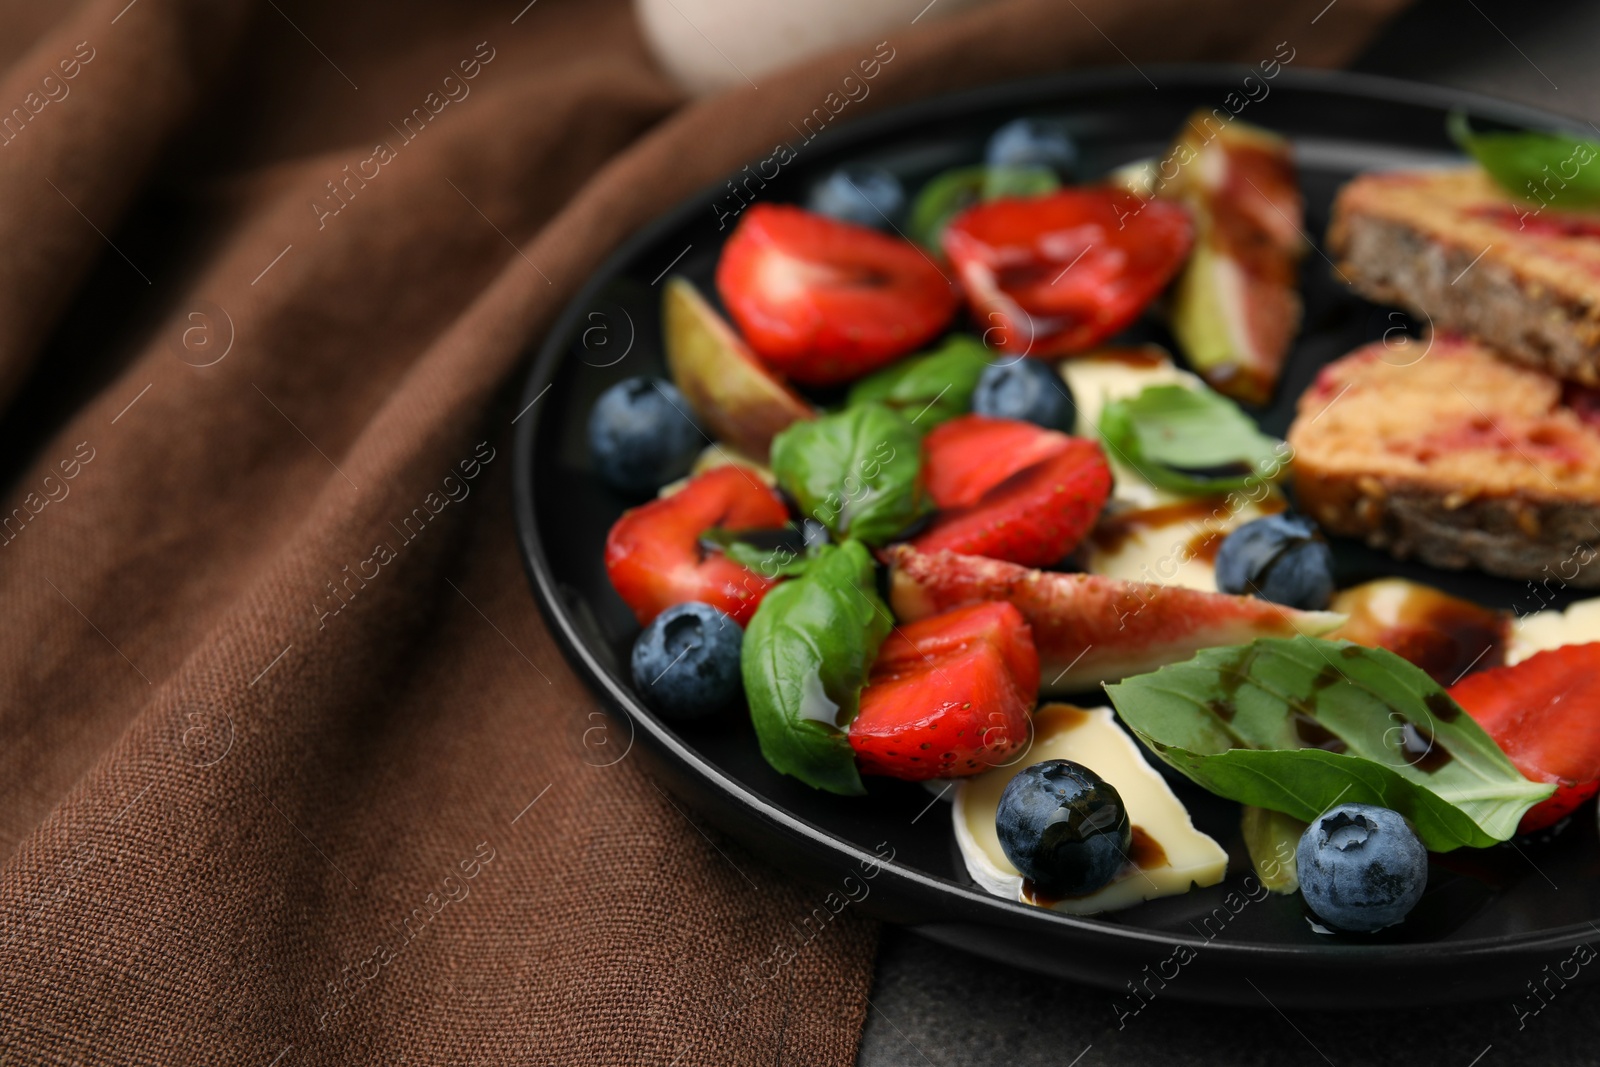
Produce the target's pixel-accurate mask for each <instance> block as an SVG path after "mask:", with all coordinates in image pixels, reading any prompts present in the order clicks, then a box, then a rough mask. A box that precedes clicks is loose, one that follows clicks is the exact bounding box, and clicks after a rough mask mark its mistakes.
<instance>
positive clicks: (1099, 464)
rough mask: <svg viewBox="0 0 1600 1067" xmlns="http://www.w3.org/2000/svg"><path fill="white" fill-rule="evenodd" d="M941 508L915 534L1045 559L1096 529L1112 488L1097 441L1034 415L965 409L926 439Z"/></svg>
mask: <svg viewBox="0 0 1600 1067" xmlns="http://www.w3.org/2000/svg"><path fill="white" fill-rule="evenodd" d="M922 448H923V477H924V478H925V479H926V484H927V486H928V492H929V494H930V495H931V496H932V497H933V501H934V503H935V504H937V505H939V507H940V508H941V509H943V510H942V511H941V513H940V514H939V515H938V516H937V517H936V518H935V519H934V521H933V524H932V525H931V526H929V527H928V529H927V530H925V531H924V532H923V533H922V534H921V535H920V536H918V537H917V538H916V540H915V541H913V542H912V543H913V544H915V545H916V547H917V548H918V549H919V550H920V551H923V552H937V551H940V550H942V549H948V550H949V551H951V552H964V553H967V554H969V555H974V556H988V557H989V558H991V559H1003V560H1007V561H1009V562H1012V563H1021V564H1025V565H1028V566H1036V567H1042V566H1047V565H1049V564H1052V563H1056V562H1059V561H1060V559H1061V558H1062V557H1063V556H1065V555H1066V554H1067V553H1068V552H1071V551H1072V550H1073V549H1074V548H1076V547H1077V546H1078V542H1079V541H1082V540H1083V538H1084V537H1085V536H1086V535H1087V534H1088V533H1089V531H1090V530H1091V529H1093V527H1094V524H1095V520H1096V519H1097V518H1098V517H1099V515H1100V509H1101V508H1103V507H1104V506H1105V503H1106V498H1107V497H1108V496H1110V495H1111V468H1110V467H1108V466H1107V465H1106V461H1105V456H1103V455H1102V454H1101V452H1100V446H1099V445H1098V444H1096V443H1095V442H1093V441H1089V440H1086V439H1084V438H1081V437H1069V436H1067V435H1066V434H1064V433H1057V432H1056V431H1054V430H1046V429H1042V428H1040V427H1038V426H1035V425H1033V424H1032V423H1028V422H1016V421H1013V420H1011V419H991V418H987V417H985V416H982V415H964V416H962V417H961V418H958V419H952V420H950V421H949V422H946V423H943V424H941V425H940V426H938V427H936V428H935V429H934V430H933V431H932V432H930V433H929V434H928V436H927V437H926V438H924V439H923V445H922Z"/></svg>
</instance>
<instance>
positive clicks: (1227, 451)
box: [1098, 385, 1288, 496]
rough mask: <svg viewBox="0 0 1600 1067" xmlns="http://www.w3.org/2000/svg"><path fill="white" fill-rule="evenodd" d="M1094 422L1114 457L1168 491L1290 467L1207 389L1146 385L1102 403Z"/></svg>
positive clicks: (1239, 482)
mask: <svg viewBox="0 0 1600 1067" xmlns="http://www.w3.org/2000/svg"><path fill="white" fill-rule="evenodd" d="M1098 429H1099V433H1100V438H1101V440H1103V441H1104V442H1105V443H1106V446H1107V447H1108V448H1110V449H1111V452H1112V455H1113V456H1114V457H1115V458H1117V459H1120V460H1122V461H1123V462H1124V463H1127V464H1128V465H1129V466H1131V467H1133V468H1134V469H1135V470H1137V471H1138V472H1139V473H1140V474H1142V475H1144V477H1145V478H1147V479H1149V481H1150V482H1151V483H1152V484H1154V485H1157V486H1160V487H1161V488H1163V489H1169V490H1171V491H1172V492H1174V493H1185V494H1191V495H1196V496H1202V495H1206V494H1211V493H1218V492H1227V491H1228V490H1232V489H1243V488H1246V487H1248V486H1250V485H1251V484H1252V483H1254V482H1256V481H1257V480H1259V479H1261V478H1266V479H1269V480H1270V479H1273V478H1276V477H1278V476H1279V475H1281V474H1282V473H1284V471H1285V470H1286V469H1287V466H1288V465H1287V463H1286V462H1285V458H1284V454H1283V452H1281V451H1280V449H1281V448H1282V443H1281V442H1280V441H1278V440H1277V439H1276V438H1273V437H1269V436H1268V435H1266V434H1264V433H1262V432H1261V431H1260V430H1259V429H1258V428H1257V427H1256V424H1255V423H1254V422H1253V421H1252V420H1251V418H1250V416H1248V415H1246V414H1245V413H1244V411H1243V410H1241V409H1240V407H1239V405H1238V404H1235V403H1234V402H1233V401H1232V400H1229V399H1228V398H1227V397H1225V396H1223V395H1222V394H1221V393H1218V392H1214V391H1212V390H1210V389H1187V388H1185V387H1183V386H1181V385H1152V386H1148V387H1146V388H1145V389H1144V390H1143V391H1141V392H1140V393H1138V394H1137V395H1135V396H1131V397H1127V398H1125V399H1122V400H1113V401H1111V402H1110V403H1108V404H1106V405H1105V407H1103V408H1102V409H1101V410H1100V424H1099V427H1098Z"/></svg>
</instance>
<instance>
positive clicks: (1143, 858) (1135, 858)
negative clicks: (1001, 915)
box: [1022, 826, 1172, 908]
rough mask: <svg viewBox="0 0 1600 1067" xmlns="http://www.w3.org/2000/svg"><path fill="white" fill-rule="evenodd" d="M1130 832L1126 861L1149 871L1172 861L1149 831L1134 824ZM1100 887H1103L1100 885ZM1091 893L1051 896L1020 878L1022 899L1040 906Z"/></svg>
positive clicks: (1081, 898)
mask: <svg viewBox="0 0 1600 1067" xmlns="http://www.w3.org/2000/svg"><path fill="white" fill-rule="evenodd" d="M1132 834H1133V840H1132V842H1131V843H1130V844H1129V846H1128V861H1129V862H1130V863H1131V864H1132V865H1133V866H1135V867H1137V868H1139V869H1140V870H1143V871H1150V870H1154V869H1155V868H1157V867H1165V866H1166V865H1167V864H1168V863H1170V862H1172V861H1171V860H1169V859H1167V850H1166V849H1164V848H1162V847H1161V842H1159V841H1157V840H1156V839H1155V838H1153V837H1151V836H1150V833H1149V831H1147V830H1146V829H1145V828H1144V827H1142V826H1135V827H1134V828H1133V831H1132ZM1126 871H1127V867H1124V868H1123V871H1122V872H1119V873H1118V877H1119V878H1120V877H1122V874H1123V873H1125V872H1126ZM1108 884H1109V883H1108ZM1101 888H1104V887H1103V886H1102V887H1101ZM1099 891H1100V890H1098V889H1097V890H1095V892H1096V893H1098V892H1099ZM1093 895H1094V893H1085V894H1083V895H1082V896H1062V897H1058V896H1052V895H1050V894H1049V893H1045V892H1042V891H1041V890H1040V889H1039V887H1038V886H1036V885H1034V884H1033V880H1032V879H1031V878H1024V879H1023V880H1022V899H1023V901H1024V902H1025V903H1028V904H1037V905H1038V906H1039V907H1041V908H1053V907H1055V906H1056V905H1057V904H1060V903H1061V902H1062V901H1064V900H1083V899H1085V898H1086V897H1091V896H1093Z"/></svg>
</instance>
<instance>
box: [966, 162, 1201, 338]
mask: <svg viewBox="0 0 1600 1067" xmlns="http://www.w3.org/2000/svg"><path fill="white" fill-rule="evenodd" d="M1193 240H1194V227H1193V225H1192V223H1191V222H1190V221H1189V214H1188V212H1187V211H1185V210H1184V209H1183V208H1182V207H1180V206H1178V205H1177V204H1174V203H1171V202H1169V201H1166V200H1141V199H1140V198H1139V197H1137V196H1134V195H1133V194H1132V193H1129V192H1127V191H1125V190H1122V189H1114V188H1111V187H1109V186H1106V187H1098V188H1082V189H1063V190H1061V191H1060V192H1058V193H1052V194H1051V195H1049V196H1039V197H1031V198H1028V199H1000V200H992V201H989V202H988V203H985V204H980V205H978V206H977V207H974V208H972V209H970V210H968V211H967V212H965V213H964V214H962V215H960V216H958V217H957V218H956V219H955V220H954V221H953V222H951V224H950V226H949V228H947V229H946V230H945V234H944V249H945V252H946V253H947V254H948V255H949V256H950V261H951V262H952V263H953V264H954V265H955V267H956V270H957V272H958V273H959V274H960V276H961V284H962V287H963V288H964V289H965V290H966V294H967V302H968V303H969V304H971V306H972V313H973V315H974V316H975V317H976V318H978V319H979V321H980V322H982V324H983V325H984V326H985V327H988V332H987V333H986V334H985V335H984V340H985V341H987V342H988V343H989V344H990V345H992V346H994V347H995V348H999V349H1001V350H1003V351H1006V352H1016V353H1018V354H1021V355H1028V356H1035V357H1043V356H1053V355H1059V354H1061V353H1063V352H1076V351H1081V350H1082V349H1085V348H1089V347H1092V346H1094V345H1097V344H1099V343H1100V342H1101V341H1104V340H1105V339H1106V338H1108V337H1110V336H1111V335H1112V334H1114V333H1116V332H1117V331H1119V330H1121V329H1122V328H1124V327H1125V326H1127V325H1128V324H1129V323H1131V322H1133V320H1134V319H1136V318H1138V316H1139V312H1140V311H1142V310H1144V307H1145V305H1147V304H1149V303H1150V301H1151V300H1154V299H1155V297H1156V296H1157V295H1158V294H1159V293H1160V292H1161V290H1162V289H1164V288H1166V285H1167V282H1168V281H1170V280H1171V279H1172V276H1173V275H1174V274H1175V273H1177V270H1178V268H1179V267H1181V266H1182V265H1183V261H1184V258H1185V257H1186V256H1188V254H1189V246H1190V244H1191V243H1192V242H1193Z"/></svg>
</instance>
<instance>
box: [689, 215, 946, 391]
mask: <svg viewBox="0 0 1600 1067" xmlns="http://www.w3.org/2000/svg"><path fill="white" fill-rule="evenodd" d="M717 292H718V293H720V294H721V295H722V303H723V304H724V305H725V306H726V307H727V309H728V314H729V315H731V316H732V317H733V320H734V322H736V323H737V324H738V326H739V329H740V330H741V331H742V332H743V333H744V336H745V339H746V340H747V341H749V342H750V347H752V348H754V349H755V350H756V354H757V355H759V356H760V357H761V359H762V360H763V361H764V362H765V363H767V364H768V365H769V366H771V367H773V368H774V369H776V370H777V371H779V372H780V373H782V374H783V375H784V376H786V377H788V378H791V379H793V380H794V381H797V382H801V383H804V384H807V385H834V384H837V383H839V382H846V381H849V380H850V379H852V378H858V377H860V376H861V375H863V374H865V373H867V372H868V371H870V370H873V369H874V368H876V367H879V366H881V365H882V364H884V363H887V362H889V361H890V360H892V359H894V358H895V357H896V356H899V355H903V354H904V353H906V352H909V351H911V350H912V349H914V348H916V347H917V346H919V345H921V344H923V343H925V342H927V341H929V340H931V339H932V338H933V337H935V336H936V335H937V334H938V333H939V331H940V330H942V329H943V328H944V326H945V324H946V323H947V322H949V321H950V317H951V316H952V315H954V314H955V310H956V304H957V303H958V298H957V295H956V292H955V289H954V287H953V286H952V285H951V283H950V282H949V281H948V280H947V279H946V278H945V276H944V274H943V273H942V272H941V271H940V270H939V268H938V267H936V266H934V264H933V262H932V261H931V260H929V259H928V257H927V256H926V255H925V254H924V253H923V252H922V251H921V250H920V249H918V248H917V247H916V246H915V245H913V244H912V243H911V242H909V241H905V240H901V239H900V238H897V237H890V236H888V235H886V234H882V233H879V232H878V231H877V230H870V229H868V228H866V227H865V226H852V225H850V224H849V223H844V222H838V221H836V220H834V219H830V218H825V217H824V216H822V215H813V214H812V213H811V212H809V211H802V210H801V209H800V208H797V207H790V206H787V205H780V204H756V205H754V206H752V207H750V208H747V209H746V210H745V212H744V215H743V217H742V218H740V220H739V226H738V228H737V229H735V230H734V231H733V235H732V236H731V237H729V238H728V243H727V244H726V245H724V246H723V249H722V259H721V260H720V261H719V262H718V263H717Z"/></svg>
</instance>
